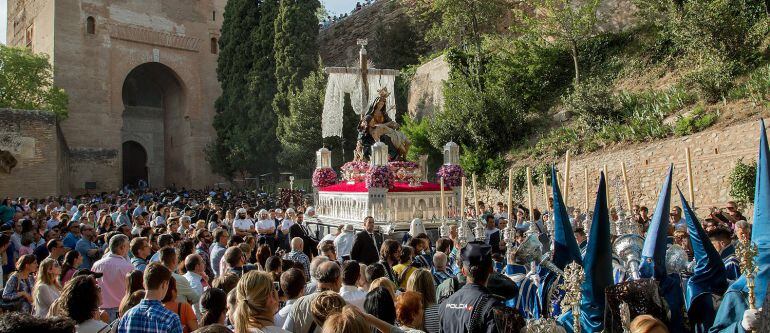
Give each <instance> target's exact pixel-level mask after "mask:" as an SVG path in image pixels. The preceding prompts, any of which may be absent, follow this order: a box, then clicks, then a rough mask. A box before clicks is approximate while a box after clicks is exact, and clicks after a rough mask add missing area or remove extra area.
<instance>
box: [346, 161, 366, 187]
mask: <svg viewBox="0 0 770 333" xmlns="http://www.w3.org/2000/svg"><path fill="white" fill-rule="evenodd" d="M340 170H342V178H343V179H345V180H347V181H352V182H356V183H358V182H362V181H364V179H365V178H366V172H367V171H369V163H366V162H360V161H359V162H357V161H352V162H348V163H345V164H344V165H343V166H342V168H340Z"/></svg>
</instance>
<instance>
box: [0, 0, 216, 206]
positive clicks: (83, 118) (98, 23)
mask: <svg viewBox="0 0 770 333" xmlns="http://www.w3.org/2000/svg"><path fill="white" fill-rule="evenodd" d="M225 3H226V0H195V1H191V0H151V1H150V0H8V35H7V41H8V45H11V46H25V47H28V48H31V49H32V50H33V51H34V52H35V53H45V54H47V55H48V56H49V58H50V61H51V63H52V64H53V68H54V84H56V85H57V86H59V87H61V88H63V89H64V90H65V91H66V92H67V93H68V95H69V118H67V119H66V120H64V121H62V122H61V123H60V127H61V134H62V136H63V139H64V141H65V143H66V147H67V151H68V152H67V153H66V154H65V155H66V156H67V159H66V162H65V163H61V165H60V169H63V170H62V171H63V172H61V174H62V175H63V176H64V177H68V178H69V179H68V180H67V181H66V183H67V184H66V186H63V188H62V189H61V191H62V192H75V193H77V192H83V191H84V190H86V189H87V188H88V189H90V190H92V191H93V190H96V191H101V190H104V191H112V190H116V189H118V188H119V187H120V186H122V185H124V184H134V185H135V184H136V183H137V181H138V180H139V179H145V180H148V182H149V184H150V186H152V187H164V186H170V185H173V184H175V185H176V186H187V187H203V186H212V185H213V184H214V183H215V182H216V181H217V180H218V178H217V177H216V176H214V175H213V174H212V172H211V170H210V167H209V165H208V163H207V162H206V160H205V153H204V148H205V147H206V145H207V144H208V143H209V142H210V141H212V140H213V139H214V137H215V135H216V134H215V131H214V129H213V127H212V126H211V124H212V120H213V117H214V101H215V100H216V98H217V97H218V96H219V95H220V93H221V90H220V87H219V83H218V81H217V77H216V71H215V70H216V61H217V53H218V52H217V51H218V50H217V40H218V38H219V33H220V27H221V25H222V14H223V12H224V6H225Z"/></svg>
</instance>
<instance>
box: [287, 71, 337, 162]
mask: <svg viewBox="0 0 770 333" xmlns="http://www.w3.org/2000/svg"><path fill="white" fill-rule="evenodd" d="M325 93H326V74H324V72H323V71H322V70H320V69H319V70H316V71H314V72H312V73H310V76H308V77H307V78H305V80H303V81H302V89H301V90H296V91H291V92H289V116H288V117H284V118H281V127H282V128H284V129H285V130H286V131H287V132H288V133H291V135H283V136H281V137H280V138H279V139H280V141H281V145H282V147H283V151H282V152H281V154H280V155H279V158H278V159H279V162H280V163H281V164H282V165H285V166H291V168H292V171H294V172H295V173H297V174H300V175H309V174H310V173H311V172H312V171H313V167H314V166H315V152H316V150H318V149H319V148H321V146H322V141H321V140H319V138H320V137H321V126H320V124H321V112H322V111H323V102H324V96H325Z"/></svg>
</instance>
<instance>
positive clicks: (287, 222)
mask: <svg viewBox="0 0 770 333" xmlns="http://www.w3.org/2000/svg"><path fill="white" fill-rule="evenodd" d="M293 225H294V221H292V220H290V219H283V221H281V229H283V230H289V228H291V226H293Z"/></svg>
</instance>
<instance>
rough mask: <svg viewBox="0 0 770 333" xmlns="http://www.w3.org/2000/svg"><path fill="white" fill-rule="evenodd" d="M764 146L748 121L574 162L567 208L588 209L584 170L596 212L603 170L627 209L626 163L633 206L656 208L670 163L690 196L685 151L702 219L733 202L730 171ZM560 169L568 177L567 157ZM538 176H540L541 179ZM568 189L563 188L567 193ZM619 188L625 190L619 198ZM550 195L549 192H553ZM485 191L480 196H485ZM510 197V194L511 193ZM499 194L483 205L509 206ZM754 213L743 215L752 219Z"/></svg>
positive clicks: (540, 198) (676, 182)
mask: <svg viewBox="0 0 770 333" xmlns="http://www.w3.org/2000/svg"><path fill="white" fill-rule="evenodd" d="M758 145H759V126H758V122H757V121H754V120H753V121H748V122H744V123H740V124H737V125H733V126H730V127H726V128H720V129H714V130H707V131H704V132H701V133H696V134H693V135H690V136H686V137H681V138H672V139H668V140H664V141H658V142H653V143H647V144H636V145H628V146H624V147H623V148H618V149H614V150H613V149H610V150H603V151H598V152H594V153H590V154H584V155H578V156H573V157H571V160H572V161H571V162H570V182H569V187H570V189H569V199H568V200H569V201H568V205H569V206H573V207H579V208H580V209H583V208H584V207H585V199H584V198H585V187H584V176H583V175H584V170H585V169H587V170H588V173H589V177H588V178H589V182H588V192H589V195H588V197H589V203H590V209H591V210H593V205H594V199H595V193H596V187H597V186H598V182H597V179H598V175H599V171H600V170H601V169H602V168H603V167H604V165H606V166H607V173H608V175H609V181H608V185H609V188H610V200H611V202H610V205H611V206H614V205H615V204H616V198H617V197H618V195H619V196H620V198H623V199H622V204H623V205H625V195H624V194H623V192H622V191H623V187H622V183H619V185H620V186H613V184H615V182H619V180H620V177H621V166H620V163H621V161H622V162H625V165H626V171H627V177H628V182H629V190H630V192H631V201H632V203H633V204H640V205H646V206H647V207H649V208H650V211H651V212H652V210H653V209H654V206H655V201H656V200H657V196H658V192H659V191H660V186H661V185H662V182H663V178H664V177H665V174H666V172H667V170H668V166H669V164H670V163H673V164H674V175H673V185H674V186H676V185H678V186H679V187H680V188H681V189H682V192H683V193H684V194H685V197H686V198H687V199H688V200H689V197H688V192H687V184H688V183H687V169H686V157H685V148H686V147H689V148H690V154H691V157H692V165H693V179H694V189H695V191H694V193H695V206H696V209H697V212H698V214H700V215H703V214H705V213H707V210H708V208H709V207H711V206H717V207H724V205H725V203H726V202H727V201H728V200H730V199H731V198H730V194H729V193H730V181H729V176H730V172H731V171H732V170H733V168H734V166H735V164H736V162H737V161H738V160H739V159H741V158H742V159H743V160H744V162H750V161H753V160H755V159H756V156H757V149H758ZM558 162H559V164H558V167H559V168H560V170H561V171H562V172H564V158H563V157H562V158H561V159H560V160H559V161H558ZM538 176H539V175H538ZM563 188H564V184H562V189H563ZM616 188H617V189H619V190H620V193H617V191H616ZM549 191H550V189H549ZM480 192H481V191H480ZM533 192H534V193H536V194H535V195H534V201H535V204H534V205H535V206H536V207H542V206H543V204H542V203H543V202H544V201H543V195H542V192H543V190H542V187H539V188H537V189H535V191H533ZM506 195H507V194H506ZM504 198H505V197H504V196H503V195H502V194H501V193H499V192H498V191H495V190H491V191H485V192H484V193H481V196H480V198H479V199H480V200H482V199H483V200H485V201H487V202H497V201H505V199H504ZM671 205H672V206H675V205H676V206H681V203H680V202H679V197H678V195H677V194H676V188H674V192H672V201H671ZM750 213H751V212H750V209H746V211H745V212H744V215H747V216H750Z"/></svg>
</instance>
